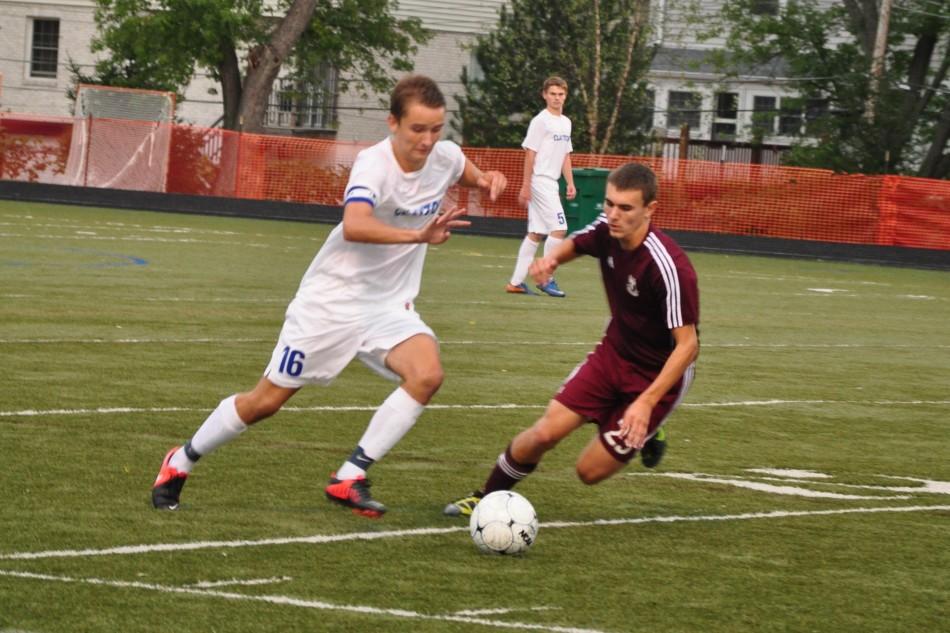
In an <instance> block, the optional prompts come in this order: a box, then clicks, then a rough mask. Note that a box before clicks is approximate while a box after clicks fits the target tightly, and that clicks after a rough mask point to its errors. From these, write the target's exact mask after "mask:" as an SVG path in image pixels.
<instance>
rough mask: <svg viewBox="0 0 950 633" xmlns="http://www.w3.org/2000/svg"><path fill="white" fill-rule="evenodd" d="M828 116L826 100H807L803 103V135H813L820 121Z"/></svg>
mask: <svg viewBox="0 0 950 633" xmlns="http://www.w3.org/2000/svg"><path fill="white" fill-rule="evenodd" d="M827 114H828V99H809V100H808V101H806V102H805V133H806V134H814V133H815V132H816V131H817V128H818V127H819V126H818V125H816V124H817V123H818V122H819V120H820V119H823V118H824V117H825V116H827Z"/></svg>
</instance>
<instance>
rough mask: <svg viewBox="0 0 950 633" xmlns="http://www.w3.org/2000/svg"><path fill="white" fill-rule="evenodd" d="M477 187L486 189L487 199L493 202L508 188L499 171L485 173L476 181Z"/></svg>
mask: <svg viewBox="0 0 950 633" xmlns="http://www.w3.org/2000/svg"><path fill="white" fill-rule="evenodd" d="M478 186H479V187H480V188H482V189H486V190H487V191H488V197H489V198H491V200H492V202H494V201H495V200H497V199H498V196H500V195H501V192H502V191H504V190H505V187H507V186H508V178H506V177H505V175H504V174H503V173H501V172H500V171H485V172H482V175H481V176H480V177H479V179H478Z"/></svg>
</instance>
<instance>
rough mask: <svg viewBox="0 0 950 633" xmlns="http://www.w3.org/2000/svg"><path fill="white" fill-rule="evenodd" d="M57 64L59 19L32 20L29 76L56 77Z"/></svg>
mask: <svg viewBox="0 0 950 633" xmlns="http://www.w3.org/2000/svg"><path fill="white" fill-rule="evenodd" d="M58 65H59V20H41V19H39V18H36V19H34V20H33V47H32V48H31V50H30V77H54V78H55V77H56V68H57V66H58Z"/></svg>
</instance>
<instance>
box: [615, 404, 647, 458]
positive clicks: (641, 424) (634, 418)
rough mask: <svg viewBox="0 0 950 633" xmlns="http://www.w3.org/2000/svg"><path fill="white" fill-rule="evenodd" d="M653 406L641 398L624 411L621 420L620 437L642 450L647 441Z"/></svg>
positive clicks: (630, 445)
mask: <svg viewBox="0 0 950 633" xmlns="http://www.w3.org/2000/svg"><path fill="white" fill-rule="evenodd" d="M652 413H653V407H651V406H650V405H649V404H646V403H644V402H643V401H641V400H640V399H639V398H638V399H636V400H634V401H633V403H632V404H631V405H630V406H629V407H627V410H626V411H624V414H623V419H622V420H620V439H622V440H623V442H624V444H626V445H627V446H629V447H631V448H635V449H637V450H640V449H641V448H643V445H644V444H645V443H646V439H647V431H649V430H650V414H652Z"/></svg>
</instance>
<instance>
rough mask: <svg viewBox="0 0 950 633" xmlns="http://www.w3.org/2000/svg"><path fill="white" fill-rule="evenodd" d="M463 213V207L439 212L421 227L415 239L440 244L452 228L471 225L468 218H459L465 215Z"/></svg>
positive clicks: (447, 237) (450, 233) (450, 232)
mask: <svg viewBox="0 0 950 633" xmlns="http://www.w3.org/2000/svg"><path fill="white" fill-rule="evenodd" d="M465 213H466V211H465V209H459V208H455V209H451V210H449V211H446V212H445V213H440V214H439V215H437V216H435V217H434V218H432V221H430V222H429V223H428V224H426V225H425V226H424V227H423V228H422V230H421V231H420V232H419V233H420V234H419V239H418V240H417V241H419V242H427V243H429V244H441V243H442V242H444V241H446V240H447V239H449V237H450V236H451V235H452V229H456V228H459V227H463V226H471V225H472V223H471V222H469V221H468V220H460V219H459V218H460V217H461V216H463V215H465Z"/></svg>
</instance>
